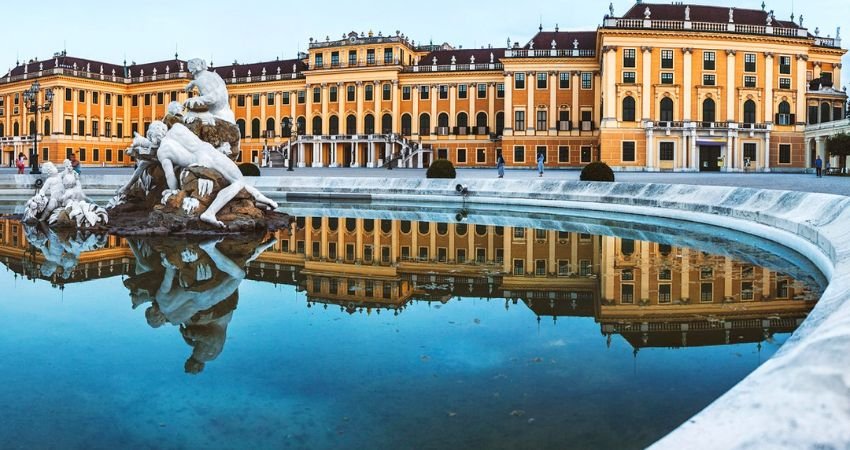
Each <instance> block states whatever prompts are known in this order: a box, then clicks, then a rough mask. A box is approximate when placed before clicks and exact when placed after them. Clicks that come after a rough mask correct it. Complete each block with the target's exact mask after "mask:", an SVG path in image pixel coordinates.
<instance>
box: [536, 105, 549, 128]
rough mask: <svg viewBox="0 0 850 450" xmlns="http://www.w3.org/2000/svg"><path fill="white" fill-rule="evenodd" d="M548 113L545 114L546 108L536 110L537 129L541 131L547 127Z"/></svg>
mask: <svg viewBox="0 0 850 450" xmlns="http://www.w3.org/2000/svg"><path fill="white" fill-rule="evenodd" d="M548 120H549V118H548V114H546V110H543V109H541V110H538V111H537V130H538V131H542V130H545V129H547V128H548V125H547V122H548Z"/></svg>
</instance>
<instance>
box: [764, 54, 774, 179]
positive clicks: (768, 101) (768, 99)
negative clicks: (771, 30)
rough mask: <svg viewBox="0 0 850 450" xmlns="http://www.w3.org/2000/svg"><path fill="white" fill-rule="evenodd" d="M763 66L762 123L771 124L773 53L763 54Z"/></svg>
mask: <svg viewBox="0 0 850 450" xmlns="http://www.w3.org/2000/svg"><path fill="white" fill-rule="evenodd" d="M764 65H765V69H764V123H773V53H770V52H765V54H764ZM765 163H767V161H765Z"/></svg>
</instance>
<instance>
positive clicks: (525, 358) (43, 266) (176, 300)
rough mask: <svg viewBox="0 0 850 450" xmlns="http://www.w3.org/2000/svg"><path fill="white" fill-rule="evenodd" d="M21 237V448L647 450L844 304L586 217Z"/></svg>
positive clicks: (5, 435)
mask: <svg viewBox="0 0 850 450" xmlns="http://www.w3.org/2000/svg"><path fill="white" fill-rule="evenodd" d="M349 219H351V220H349ZM388 221H389V222H390V224H389V225H387V224H386V223H385V222H388ZM2 222H3V223H2V227H3V228H2V229H0V236H2V242H0V262H2V263H3V264H4V265H5V269H6V270H2V271H0V285H2V286H3V287H4V294H3V295H2V296H0V312H2V315H3V317H4V319H5V321H4V322H5V326H4V327H3V328H2V331H0V360H1V361H3V366H2V369H0V386H3V388H2V389H0V405H3V410H4V414H3V420H2V421H0V447H3V448H44V447H62V448H83V447H84V448H116V447H121V448H127V447H129V448H190V447H191V448H199V447H200V448H447V447H451V448H558V449H563V448H642V447H645V446H647V445H649V444H651V443H652V442H654V441H656V440H657V439H659V438H661V437H662V436H664V435H665V434H666V433H668V432H670V431H672V430H673V429H674V428H675V427H676V426H678V425H679V424H681V423H682V422H683V421H685V420H687V419H688V418H689V417H690V416H692V415H693V414H695V413H697V412H698V411H700V410H701V409H702V408H704V407H705V406H707V405H708V404H709V403H711V402H712V401H713V400H714V399H716V398H717V397H719V396H720V395H721V394H723V393H724V392H725V391H727V390H728V389H729V388H731V387H732V386H733V385H734V384H735V383H737V382H738V381H740V380H741V379H743V378H744V377H745V376H746V375H747V374H748V373H750V372H752V371H753V370H754V369H755V368H756V367H758V365H759V364H761V363H762V362H763V361H765V360H766V359H767V358H770V356H771V355H773V354H774V352H775V351H776V350H777V349H778V348H779V347H780V346H781V345H782V343H783V342H784V341H785V340H786V339H787V338H788V337H789V336H790V333H791V332H793V330H794V328H795V327H796V326H797V325H798V324H799V323H800V322H801V321H802V320H803V319H804V318H805V316H806V314H807V313H808V311H809V310H810V309H811V308H812V307H813V306H814V304H815V301H816V300H817V298H818V297H819V295H820V293H821V292H822V291H823V289H824V287H825V286H824V283H823V281H822V276H821V275H820V274H817V273H814V272H813V269H812V268H811V267H810V266H809V265H806V264H805V263H804V262H801V261H802V259H799V260H798V259H797V258H796V257H789V256H788V255H789V254H792V253H790V252H780V253H782V255H781V256H780V257H777V252H776V251H774V252H772V253H770V252H765V251H764V250H762V249H759V248H757V247H754V246H748V244H746V243H742V241H734V240H731V241H730V242H729V245H728V246H727V247H724V246H723V245H717V244H716V243H713V244H712V245H711V246H708V245H707V246H706V247H705V248H687V247H681V246H676V245H672V244H671V242H673V241H675V240H676V236H673V237H671V238H670V239H671V240H670V241H665V242H663V243H653V242H648V241H641V240H636V239H632V238H631V237H632V236H623V237H616V236H604V235H592V234H588V233H584V232H581V230H573V231H570V230H569V228H570V226H572V227H575V226H576V225H575V224H576V221H570V223H571V224H572V225H570V226H566V225H565V226H564V227H562V228H559V229H556V228H551V229H532V228H529V227H519V226H517V227H512V226H503V225H493V224H489V225H488V224H483V225H482V224H479V226H476V224H474V223H469V224H466V223H462V224H461V223H451V222H438V223H429V222H422V221H416V220H413V221H410V220H405V219H403V218H400V219H399V218H397V219H392V218H386V216H384V218H369V217H368V214H366V217H344V216H331V217H327V216H324V217H323V216H315V217H303V216H302V217H301V218H299V220H298V221H297V222H296V223H295V224H294V227H293V229H292V230H283V231H280V232H277V233H274V234H270V235H261V236H246V237H242V238H239V239H230V238H228V239H223V240H218V239H216V240H209V241H206V242H202V241H195V240H192V239H187V238H170V239H158V240H155V239H135V238H130V239H124V238H119V237H116V236H88V235H77V234H74V233H70V234H69V233H64V234H63V233H53V232H50V231H47V230H43V229H42V230H40V229H37V228H33V227H26V226H23V225H21V224H20V223H17V222H15V221H13V220H4V221H2ZM422 223H425V225H422ZM464 225H466V226H464ZM624 228H628V227H624ZM519 230H521V231H519ZM623 234H625V235H628V234H629V233H628V232H624V233H623ZM696 234H698V233H695V234H694V235H691V236H689V239H690V240H689V242H690V243H693V242H699V239H696V238H694V236H695V235H696ZM659 240H664V239H659ZM680 240H681V239H680ZM316 242H318V243H319V245H318V247H316V246H315V245H314V244H315V243H316ZM331 243H334V244H336V245H334V246H330V245H329V244H331ZM349 244H354V248H352V246H350V245H349ZM709 247H710V250H712V251H711V252H708V253H706V251H707V248H709ZM387 248H389V250H386V249H387ZM461 249H462V250H465V251H464V252H459V250H461ZM482 249H483V250H482ZM742 255H743V256H742ZM760 262H761V263H762V264H759V263H760ZM780 266H781V267H780Z"/></svg>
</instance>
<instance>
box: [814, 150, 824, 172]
mask: <svg viewBox="0 0 850 450" xmlns="http://www.w3.org/2000/svg"><path fill="white" fill-rule="evenodd" d="M815 173H816V174H817V176H818V178H820V177H822V176H823V160H822V159H820V155H818V157H817V159H815Z"/></svg>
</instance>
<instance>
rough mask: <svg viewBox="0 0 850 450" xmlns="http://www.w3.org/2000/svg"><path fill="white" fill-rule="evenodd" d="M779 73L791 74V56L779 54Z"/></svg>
mask: <svg viewBox="0 0 850 450" xmlns="http://www.w3.org/2000/svg"><path fill="white" fill-rule="evenodd" d="M779 73H781V74H782V75H790V74H791V57H790V56H780V57H779Z"/></svg>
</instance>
